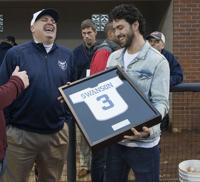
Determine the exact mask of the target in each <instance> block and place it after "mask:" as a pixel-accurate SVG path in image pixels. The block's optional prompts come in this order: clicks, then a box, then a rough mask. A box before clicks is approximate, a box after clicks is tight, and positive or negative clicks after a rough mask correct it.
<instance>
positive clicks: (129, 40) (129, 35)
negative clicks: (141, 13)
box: [118, 29, 134, 48]
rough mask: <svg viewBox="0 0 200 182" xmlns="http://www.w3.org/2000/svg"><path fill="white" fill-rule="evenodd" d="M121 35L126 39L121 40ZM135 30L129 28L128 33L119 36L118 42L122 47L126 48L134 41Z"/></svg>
mask: <svg viewBox="0 0 200 182" xmlns="http://www.w3.org/2000/svg"><path fill="white" fill-rule="evenodd" d="M121 36H125V40H124V41H120V37H121ZM133 37H134V35H133V31H132V30H131V29H129V32H128V33H127V34H126V35H120V36H119V38H118V40H119V41H118V42H119V44H120V46H121V47H125V48H128V47H130V45H131V43H132V41H133Z"/></svg>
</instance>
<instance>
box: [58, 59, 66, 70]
mask: <svg viewBox="0 0 200 182" xmlns="http://www.w3.org/2000/svg"><path fill="white" fill-rule="evenodd" d="M58 66H59V67H60V69H61V70H63V71H65V70H66V69H67V61H66V60H58Z"/></svg>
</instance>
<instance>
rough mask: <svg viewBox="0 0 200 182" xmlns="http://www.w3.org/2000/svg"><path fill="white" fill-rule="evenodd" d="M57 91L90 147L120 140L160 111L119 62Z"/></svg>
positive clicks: (158, 118)
mask: <svg viewBox="0 0 200 182" xmlns="http://www.w3.org/2000/svg"><path fill="white" fill-rule="evenodd" d="M59 91H60V93H61V95H62V96H63V98H64V101H65V102H66V104H67V106H68V108H69V110H70V111H71V113H72V115H73V117H74V118H75V121H76V123H77V125H78V127H79V128H80V130H81V131H82V133H83V135H84V137H85V138H86V141H87V142H88V144H89V146H90V147H91V148H92V149H98V148H101V147H103V146H106V145H109V144H110V143H113V142H118V141H120V140H122V139H123V136H124V135H125V134H130V132H131V131H130V129H131V128H132V127H134V128H136V129H137V130H139V131H140V130H141V129H142V127H143V126H147V127H151V126H153V125H156V124H158V123H159V122H160V121H161V115H160V113H159V112H158V111H157V110H156V109H155V107H154V106H153V105H152V104H151V103H150V101H149V100H148V99H146V97H145V96H144V95H143V94H142V92H141V91H140V90H139V89H138V88H137V87H136V85H135V84H134V83H133V82H132V81H131V80H130V78H129V77H128V76H127V75H126V73H124V71H123V70H122V69H121V68H120V67H119V66H116V67H113V68H110V69H108V70H106V71H104V72H101V73H99V74H96V75H94V76H90V77H86V78H84V79H81V80H78V81H75V82H73V83H71V84H70V85H69V84H66V85H63V86H61V87H59ZM99 104H100V105H99ZM102 113H104V114H102Z"/></svg>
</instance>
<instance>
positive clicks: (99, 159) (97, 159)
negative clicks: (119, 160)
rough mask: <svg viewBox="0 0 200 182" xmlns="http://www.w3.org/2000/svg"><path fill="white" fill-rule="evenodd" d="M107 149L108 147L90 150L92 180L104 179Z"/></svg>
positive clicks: (97, 181)
mask: <svg viewBox="0 0 200 182" xmlns="http://www.w3.org/2000/svg"><path fill="white" fill-rule="evenodd" d="M107 150H108V148H104V149H100V150H98V151H92V164H91V179H92V182H103V181H104V180H105V171H106V159H107Z"/></svg>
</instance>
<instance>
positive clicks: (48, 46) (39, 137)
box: [0, 9, 74, 182]
mask: <svg viewBox="0 0 200 182" xmlns="http://www.w3.org/2000/svg"><path fill="white" fill-rule="evenodd" d="M58 20H59V16H58V13H57V11H56V10H54V9H42V10H40V11H38V12H36V13H34V14H33V17H32V20H31V22H30V30H31V32H32V37H33V40H32V41H29V42H26V43H24V44H20V45H18V46H15V47H13V48H11V49H9V51H8V52H7V56H6V57H5V60H4V62H3V64H2V65H1V69H0V84H3V83H5V82H7V81H8V79H9V78H10V76H11V73H12V72H13V70H14V68H15V66H16V65H19V66H20V69H22V70H26V71H27V73H28V76H29V80H30V85H29V87H28V89H26V90H25V92H24V93H23V94H22V95H21V96H20V97H18V98H17V99H16V100H15V102H14V103H13V104H12V105H11V106H10V107H9V108H8V110H7V112H8V118H7V121H6V122H7V126H8V128H7V140H8V147H7V152H6V161H7V168H6V171H5V175H4V176H3V180H4V181H6V182H12V181H15V182H27V181H28V177H29V173H30V171H31V169H32V167H33V164H34V163H36V165H37V169H38V180H39V181H41V182H47V181H48V182H49V181H51V182H57V181H59V178H60V176H61V174H62V170H63V165H64V161H65V159H66V157H67V149H68V127H67V124H66V123H65V121H66V122H67V121H69V118H70V116H69V114H68V112H67V110H66V108H65V106H64V105H63V104H61V103H60V102H59V101H58V100H57V98H58V96H59V95H60V94H59V90H58V87H60V86H62V85H64V84H65V83H67V82H72V81H73V75H74V68H73V64H72V53H71V51H69V50H68V49H66V48H64V47H61V46H59V45H57V44H55V39H56V34H57V23H58Z"/></svg>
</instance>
